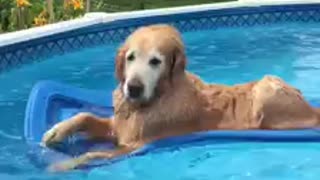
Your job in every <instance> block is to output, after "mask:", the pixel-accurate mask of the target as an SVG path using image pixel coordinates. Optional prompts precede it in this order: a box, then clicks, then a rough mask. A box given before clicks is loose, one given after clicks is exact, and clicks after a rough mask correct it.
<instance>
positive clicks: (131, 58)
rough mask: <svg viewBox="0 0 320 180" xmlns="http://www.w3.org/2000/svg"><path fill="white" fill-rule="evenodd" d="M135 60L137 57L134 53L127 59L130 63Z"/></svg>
mask: <svg viewBox="0 0 320 180" xmlns="http://www.w3.org/2000/svg"><path fill="white" fill-rule="evenodd" d="M134 59H135V57H134V54H133V53H131V54H130V55H129V56H128V57H127V60H128V61H133V60H134Z"/></svg>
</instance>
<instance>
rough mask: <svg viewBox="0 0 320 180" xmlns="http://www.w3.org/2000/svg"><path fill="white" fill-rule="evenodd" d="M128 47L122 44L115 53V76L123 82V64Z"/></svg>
mask: <svg viewBox="0 0 320 180" xmlns="http://www.w3.org/2000/svg"><path fill="white" fill-rule="evenodd" d="M127 50H128V48H127V47H125V46H122V47H120V48H119V49H118V52H117V55H116V63H115V66H116V67H115V69H116V77H117V79H118V80H119V81H120V82H124V80H125V75H124V66H125V56H126V52H127Z"/></svg>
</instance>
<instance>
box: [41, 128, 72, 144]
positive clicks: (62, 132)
mask: <svg viewBox="0 0 320 180" xmlns="http://www.w3.org/2000/svg"><path fill="white" fill-rule="evenodd" d="M67 123H68V122H61V123H58V124H56V125H54V126H53V127H52V128H51V129H50V130H48V131H47V132H46V133H45V134H44V135H43V137H42V142H41V144H42V145H43V146H50V145H53V144H56V143H59V142H61V141H63V139H65V138H66V137H67V136H68V135H70V131H71V130H70V127H69V126H68V125H67Z"/></svg>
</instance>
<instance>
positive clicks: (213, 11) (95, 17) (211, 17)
mask: <svg viewBox="0 0 320 180" xmlns="http://www.w3.org/2000/svg"><path fill="white" fill-rule="evenodd" d="M311 2H312V3H311ZM249 4H250V2H249V3H247V4H246V3H241V2H233V3H220V4H213V5H201V6H193V7H190V6H189V7H180V8H170V9H162V10H161V9H160V10H147V11H140V12H132V13H130V12H127V13H114V14H106V13H93V14H88V15H87V16H86V17H84V18H81V19H78V20H74V21H70V22H68V21H67V22H63V23H58V24H53V25H48V26H47V27H40V28H34V29H30V30H25V31H21V32H15V33H9V34H3V35H0V73H2V72H5V71H8V70H10V69H12V68H16V67H19V66H20V65H23V64H28V63H32V62H36V61H39V60H43V59H46V58H48V57H51V56H54V55H60V54H64V53H67V52H71V51H75V50H80V49H82V48H87V47H92V46H96V45H101V44H108V43H119V42H121V41H122V40H123V39H125V37H126V36H128V35H129V34H130V33H131V32H132V31H133V30H135V29H136V28H137V27H139V26H143V25H148V24H154V23H169V24H172V25H174V26H176V27H177V28H178V29H179V30H180V31H181V32H188V31H199V30H205V29H217V28H222V27H243V26H255V25H267V24H272V23H281V22H320V1H310V2H309V1H306V0H304V1H303V3H301V2H300V3H297V4H292V3H291V4H290V3H289V4H281V5H273V4H272V3H271V4H270V3H269V4H262V5H261V4H257V3H253V4H250V5H251V6H249ZM277 4H279V3H277ZM130 14H132V15H130ZM46 28H47V30H46ZM50 28H51V29H50ZM39 32H41V33H42V34H41V33H39ZM32 33H33V34H32ZM30 35H32V36H30Z"/></svg>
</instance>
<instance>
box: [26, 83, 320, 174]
mask: <svg viewBox="0 0 320 180" xmlns="http://www.w3.org/2000/svg"><path fill="white" fill-rule="evenodd" d="M310 104H311V105H312V106H314V107H320V103H319V101H310ZM79 112H91V113H93V114H95V115H97V116H100V117H111V116H112V115H113V106H112V92H105V91H96V90H88V89H82V88H76V87H73V86H70V85H66V84H62V83H58V82H52V81H42V82H39V83H37V84H36V85H35V86H34V88H33V89H32V91H31V94H30V96H29V100H28V103H27V107H26V114H25V121H24V137H25V139H26V142H27V143H28V145H29V147H30V150H29V152H28V157H29V159H30V160H31V162H32V163H33V164H34V165H35V166H38V167H45V166H47V165H49V164H51V163H55V162H59V161H62V160H66V159H69V158H71V157H75V156H77V155H79V154H82V153H85V152H88V151H94V150H107V149H112V148H114V146H113V144H111V143H108V142H104V143H97V142H91V141H89V140H87V139H86V137H85V136H83V135H80V134H76V135H74V136H72V137H69V138H67V139H66V140H65V141H64V142H62V143H60V144H58V145H57V146H55V147H54V148H52V149H49V148H44V147H41V146H40V144H39V143H40V141H41V138H42V136H43V134H44V133H45V132H46V131H47V130H48V129H49V128H50V127H52V126H53V125H54V124H56V123H58V122H60V121H62V120H64V119H67V118H69V117H71V116H73V115H75V114H77V113H79ZM208 140H210V142H211V141H212V142H216V143H217V142H221V141H223V142H235V141H264V142H265V141H272V142H283V141H286V142H288V141H290V142H291V141H294V142H301V141H302V142H305V141H320V129H316V128H311V129H302V130H281V131H279V130H278V131H277V130H246V131H226V130H223V131H209V132H198V133H193V134H189V135H185V136H177V137H171V138H166V139H162V140H158V141H155V142H153V143H150V144H147V145H145V146H144V147H143V148H141V149H138V150H137V151H134V152H132V153H130V154H128V155H126V156H121V157H118V158H115V159H111V160H100V161H94V162H92V163H90V164H89V165H88V166H86V167H85V168H88V167H96V166H100V165H104V164H108V163H113V162H116V161H119V160H122V159H124V158H127V157H128V156H136V155H143V154H145V153H147V152H150V151H153V150H159V149H165V148H164V147H178V146H182V145H184V146H185V145H191V144H194V143H198V142H201V141H206V142H207V141H208Z"/></svg>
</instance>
